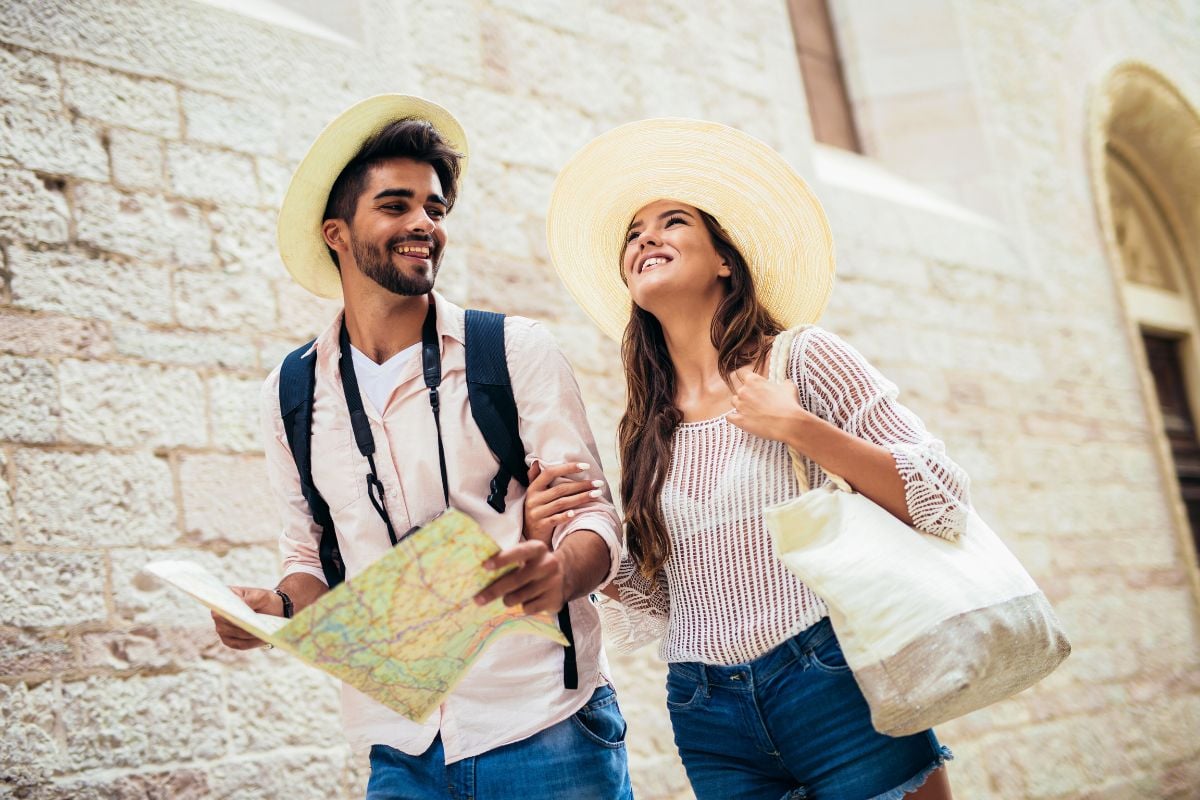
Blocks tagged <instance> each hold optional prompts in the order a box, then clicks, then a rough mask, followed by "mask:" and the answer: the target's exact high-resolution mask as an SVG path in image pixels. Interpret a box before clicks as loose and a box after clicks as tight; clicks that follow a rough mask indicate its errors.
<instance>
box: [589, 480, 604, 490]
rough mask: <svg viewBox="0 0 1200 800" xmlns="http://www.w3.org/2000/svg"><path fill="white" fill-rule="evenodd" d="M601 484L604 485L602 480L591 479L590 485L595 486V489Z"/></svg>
mask: <svg viewBox="0 0 1200 800" xmlns="http://www.w3.org/2000/svg"><path fill="white" fill-rule="evenodd" d="M603 485H604V481H592V486H595V487H596V488H597V489H599V488H600V487H601V486H603Z"/></svg>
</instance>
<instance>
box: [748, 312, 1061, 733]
mask: <svg viewBox="0 0 1200 800" xmlns="http://www.w3.org/2000/svg"><path fill="white" fill-rule="evenodd" d="M795 334H796V331H795V330H792V331H787V332H785V333H783V334H780V335H779V336H778V337H777V338H776V341H775V345H774V348H773V350H772V353H771V365H770V370H771V371H770V376H771V380H774V381H785V380H787V363H788V358H789V355H790V353H791V344H792V339H793V338H794V336H795ZM792 462H793V467H794V468H795V471H796V477H797V478H798V479H799V481H800V487H801V490H802V492H803V493H802V494H801V495H800V496H799V497H796V498H794V499H792V500H790V501H788V502H786V503H781V504H779V505H776V506H772V507H770V508H768V509H766V511H765V517H766V523H767V528H768V529H769V530H770V532H771V536H772V538H773V539H774V543H775V549H776V552H777V555H778V557H779V558H780V559H781V560H782V561H783V563H784V564H786V565H787V567H788V568H789V569H790V570H791V571H792V572H793V573H795V574H796V575H797V576H799V578H800V579H801V580H803V581H804V582H805V583H806V584H807V585H808V586H809V587H810V588H811V589H812V590H813V591H814V592H816V594H817V595H819V596H820V597H821V598H822V599H823V600H824V601H825V603H826V604H827V605H828V607H829V617H830V620H831V622H832V623H833V628H834V631H835V632H836V634H837V637H838V640H839V641H840V642H841V645H842V650H843V652H844V653H845V656H846V663H847V664H848V665H849V666H850V669H851V670H852V671H853V673H854V677H855V679H856V680H857V681H858V685H859V687H860V688H861V689H862V693H863V695H864V696H865V697H866V699H867V703H868V705H870V707H871V722H872V724H873V725H874V726H875V729H876V730H878V731H880V732H881V733H885V734H888V735H891V736H902V735H907V734H911V733H916V732H918V731H923V730H925V729H926V728H930V727H932V726H934V725H937V724H939V723H942V722H945V721H947V720H950V719H954V718H955V717H960V716H962V715H964V714H967V713H969V712H971V711H974V710H976V709H978V708H982V707H983V706H986V705H989V704H991V703H994V702H996V701H998V700H1002V699H1004V698H1006V697H1009V696H1010V695H1013V694H1016V693H1017V692H1019V691H1021V690H1022V689H1025V688H1027V687H1029V686H1031V685H1032V684H1034V683H1036V682H1037V681H1039V680H1041V679H1042V678H1044V677H1045V676H1046V675H1048V674H1050V672H1052V671H1053V670H1054V668H1055V667H1057V666H1058V665H1059V664H1060V663H1061V662H1062V661H1063V659H1065V658H1066V657H1067V656H1068V655H1069V654H1070V652H1071V645H1070V643H1069V642H1068V641H1067V637H1066V635H1065V634H1064V633H1063V630H1062V626H1061V625H1060V624H1059V621H1058V618H1057V617H1056V616H1055V614H1054V610H1053V609H1052V608H1051V607H1050V604H1049V602H1048V601H1047V600H1046V597H1045V595H1043V594H1042V592H1041V591H1040V590H1039V589H1038V587H1037V585H1036V584H1035V583H1034V582H1033V579H1032V578H1031V577H1030V576H1029V573H1028V572H1026V571H1025V569H1024V568H1023V567H1022V566H1021V564H1020V563H1019V562H1018V561H1017V559H1016V558H1015V557H1014V556H1013V554H1012V553H1010V552H1009V550H1008V548H1006V547H1005V546H1004V543H1003V542H1001V541H1000V539H999V537H997V536H996V534H995V533H993V532H992V530H991V529H990V528H989V527H988V526H987V524H986V523H984V521H983V520H982V519H980V518H979V516H978V515H977V514H976V513H975V512H974V511H971V512H970V513H969V520H968V523H967V527H966V531H965V532H964V533H963V534H962V535H961V536H960V537H959V538H958V539H957V540H956V541H948V540H946V539H943V538H941V537H938V536H933V535H931V534H926V533H920V532H918V531H916V530H914V529H913V528H910V527H909V526H907V525H905V524H904V523H903V522H901V521H900V520H898V519H896V517H894V516H892V515H891V514H890V513H888V512H887V511H885V510H884V509H883V508H881V507H880V506H878V505H876V504H875V503H874V502H872V501H871V500H869V499H868V498H866V497H864V496H863V495H861V494H858V493H856V492H854V491H853V490H852V489H850V487H849V486H848V485H847V484H846V483H845V481H843V480H842V479H841V478H838V477H836V476H834V475H832V474H830V475H829V477H830V479H831V480H832V484H826V485H824V486H822V487H819V488H816V489H809V487H808V480H807V477H806V472H805V469H804V462H803V461H802V459H801V457H800V456H799V455H798V454H797V453H795V452H794V451H793V452H792Z"/></svg>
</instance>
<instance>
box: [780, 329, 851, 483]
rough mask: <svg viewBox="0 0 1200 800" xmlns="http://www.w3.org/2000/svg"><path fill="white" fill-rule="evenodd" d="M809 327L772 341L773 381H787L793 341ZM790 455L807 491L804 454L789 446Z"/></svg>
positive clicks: (827, 473)
mask: <svg viewBox="0 0 1200 800" xmlns="http://www.w3.org/2000/svg"><path fill="white" fill-rule="evenodd" d="M809 327H811V326H809V325H799V326H797V327H795V328H789V329H788V330H786V331H780V332H779V335H777V336H776V337H775V341H774V342H772V343H771V358H770V366H769V369H768V370H767V377H768V378H769V379H770V380H771V381H772V382H773V383H786V382H787V379H788V377H787V365H788V360H789V359H790V358H791V356H792V342H793V341H794V340H795V338H796V335H797V334H798V333H800V332H801V331H803V330H805V329H806V328H809ZM788 455H790V456H791V457H792V470H793V471H794V472H795V473H796V480H797V481H799V482H800V490H801V491H802V492H807V491H808V490H809V489H811V488H812V487H811V486H809V485H808V467H807V466H806V465H805V460H804V456H802V455H800V454H799V453H797V452H796V451H795V450H794V449H792V448H790V447H789V448H788ZM821 471H822V472H824V473H825V476H826V477H827V478H829V480H830V482H831V483H832V484H833V485H834V486H836V487H837V488H839V489H841V490H842V491H843V492H850V493H853V492H854V489H852V488H851V487H850V484H848V483H846V481H845V480H844V479H842V478H841V477H839V476H838V475H834V474H833V473H832V472H830V471H829V470H827V469H825V468H824V467H822V468H821Z"/></svg>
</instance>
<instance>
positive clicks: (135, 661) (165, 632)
mask: <svg viewBox="0 0 1200 800" xmlns="http://www.w3.org/2000/svg"><path fill="white" fill-rule="evenodd" d="M214 646H217V647H219V646H221V645H220V640H219V639H218V638H217V634H216V631H215V630H214V629H213V625H212V622H211V620H206V621H205V623H204V624H203V625H194V626H190V627H189V626H181V625H166V624H164V625H146V626H136V627H133V628H129V629H122V630H113V631H100V632H96V633H85V634H83V635H82V636H80V637H79V662H80V666H81V667H83V668H84V669H89V670H92V669H103V670H109V671H114V672H129V671H133V670H181V669H187V668H190V667H192V666H194V665H195V664H196V662H198V661H200V660H201V659H202V658H203V657H204V655H205V651H206V650H208V649H209V648H212V647H214ZM230 652H236V651H230Z"/></svg>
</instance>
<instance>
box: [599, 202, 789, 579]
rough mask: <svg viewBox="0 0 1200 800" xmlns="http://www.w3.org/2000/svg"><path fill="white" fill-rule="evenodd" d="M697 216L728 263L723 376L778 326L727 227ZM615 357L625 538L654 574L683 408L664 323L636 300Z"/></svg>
mask: <svg viewBox="0 0 1200 800" xmlns="http://www.w3.org/2000/svg"><path fill="white" fill-rule="evenodd" d="M700 216H701V217H702V218H703V220H704V227H705V228H707V229H708V233H709V235H710V236H711V237H712V242H713V247H714V248H716V251H717V254H718V255H720V256H721V258H722V259H723V260H724V262H725V263H726V264H727V265H728V266H729V271H730V275H729V278H728V279H727V280H728V283H729V291H728V293H727V294H726V295H725V299H724V300H722V301H721V304H720V305H719V306H718V307H717V312H716V314H714V315H713V321H712V330H711V336H712V343H713V346H714V347H716V348H717V368H718V370H719V371H720V373H721V377H722V378H723V379H724V380H725V382H726V383H729V382H730V375H732V374H733V372H734V371H735V370H737V369H739V368H740V367H743V366H745V365H746V364H749V363H751V362H754V363H755V365H756V368H757V366H758V365H760V364H761V363H762V360H763V359H765V358H766V355H767V352H768V351H767V347H766V345H767V343H768V341H769V339H770V338H771V337H774V336H775V335H776V334H777V333H779V331H780V330H781V327H780V325H779V322H778V321H776V320H775V318H774V317H772V316H771V313H770V312H769V311H767V309H766V308H765V307H764V306H763V305H762V304H761V303H760V302H759V301H758V297H757V295H755V293H754V277H753V276H752V275H751V274H750V270H749V268H748V267H747V266H746V260H745V259H744V258H743V257H742V254H741V253H740V252H738V249H737V247H736V246H735V245H734V244H733V241H732V240H731V239H730V238H729V234H727V233H726V232H725V230H724V229H723V228H722V227H721V225H720V224H719V223H718V222H717V220H716V219H715V218H713V217H712V215H710V214H708V213H707V212H705V211H703V210H700ZM622 274H624V273H622ZM621 359H622V361H623V362H624V366H625V383H626V389H627V398H626V404H625V414H624V415H623V416H622V417H621V422H620V424H619V425H618V427H617V436H618V440H619V443H618V447H619V448H620V456H621V499H622V502H623V504H624V508H625V525H626V541H627V543H628V546H629V554H630V556H631V557H632V558H633V560H634V563H635V564H637V567H638V571H639V572H641V573H642V575H644V576H646V577H647V578H650V579H653V578H654V577H655V576H656V574H657V573H658V572H659V570H661V569H662V567H663V564H664V563H666V560H667V557H668V556H669V555H670V554H671V541H670V538H669V537H668V536H667V528H666V523H665V522H664V520H663V515H662V506H661V505H660V496H661V494H662V488H663V482H664V481H665V480H666V476H667V471H668V469H669V468H670V466H671V441H672V438H673V437H674V434H675V427H676V426H677V425H678V424H679V422H680V420H681V419H682V418H683V413H682V412H681V411H680V410H679V408H678V407H677V406H676V405H675V367H674V365H673V364H672V363H671V356H670V354H669V353H668V352H667V342H666V338H665V337H664V336H663V330H662V325H660V324H659V322H658V320H657V319H656V318H655V317H654V315H653V314H651V313H649V312H648V311H645V310H643V309H641V308H639V307H638V306H637V305H634V306H633V313H632V314H631V315H630V317H629V324H628V325H627V326H626V327H625V336H624V339H623V340H622V343H621Z"/></svg>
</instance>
